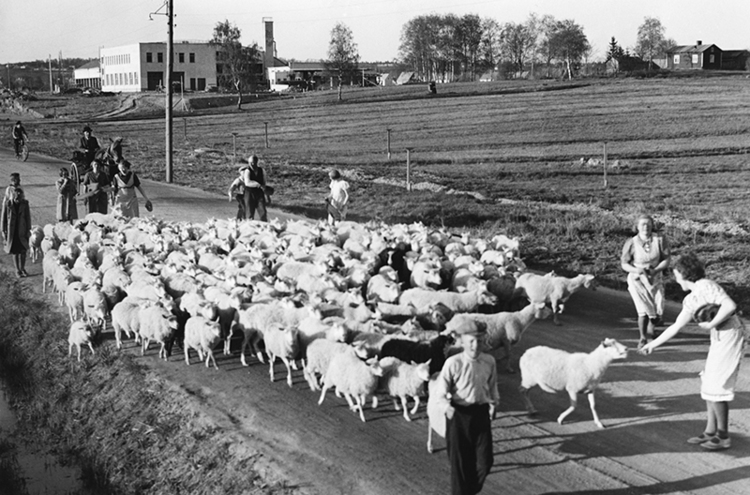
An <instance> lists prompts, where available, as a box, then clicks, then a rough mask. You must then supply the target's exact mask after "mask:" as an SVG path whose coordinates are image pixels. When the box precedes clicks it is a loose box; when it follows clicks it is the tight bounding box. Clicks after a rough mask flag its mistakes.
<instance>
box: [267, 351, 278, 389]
mask: <svg viewBox="0 0 750 495" xmlns="http://www.w3.org/2000/svg"><path fill="white" fill-rule="evenodd" d="M274 363H276V356H275V355H274V354H273V353H272V352H269V353H268V376H270V377H271V383H273V379H274V376H273V365H274Z"/></svg>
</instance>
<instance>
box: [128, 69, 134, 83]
mask: <svg viewBox="0 0 750 495" xmlns="http://www.w3.org/2000/svg"><path fill="white" fill-rule="evenodd" d="M128 84H130V85H131V86H132V85H133V73H132V72H128Z"/></svg>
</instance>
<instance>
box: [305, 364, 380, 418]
mask: <svg viewBox="0 0 750 495" xmlns="http://www.w3.org/2000/svg"><path fill="white" fill-rule="evenodd" d="M382 375H383V369H382V368H381V367H380V365H379V364H378V363H377V362H374V363H370V364H368V363H366V362H364V361H362V360H361V359H359V357H358V356H357V355H356V354H355V353H353V352H340V353H337V354H335V355H334V356H333V358H332V359H331V364H330V365H329V366H328V370H327V371H326V374H325V377H324V378H323V389H322V390H321V392H320V400H319V401H318V405H320V404H322V403H323V400H324V399H325V396H326V391H328V389H329V388H331V387H336V391H337V392H339V393H341V394H343V395H344V397H346V401H347V402H348V403H349V407H350V408H351V409H352V410H354V411H358V412H359V418H360V419H361V420H362V422H363V423H364V422H365V414H364V412H363V411H362V406H363V405H364V404H365V403H366V402H367V397H368V396H370V395H372V394H373V393H375V390H376V389H377V388H378V377H380V376H382Z"/></svg>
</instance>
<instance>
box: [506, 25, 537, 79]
mask: <svg viewBox="0 0 750 495" xmlns="http://www.w3.org/2000/svg"><path fill="white" fill-rule="evenodd" d="M502 39H503V51H504V52H505V54H506V55H507V57H508V59H510V61H511V63H512V64H513V67H514V68H515V69H516V70H517V71H518V72H521V71H523V68H524V65H525V63H526V61H527V59H529V58H530V56H531V53H532V52H533V49H534V41H535V39H534V33H533V32H532V31H531V30H529V27H528V26H527V25H525V24H516V23H514V22H507V23H505V25H504V26H503V34H502Z"/></svg>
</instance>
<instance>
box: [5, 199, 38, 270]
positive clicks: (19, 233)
mask: <svg viewBox="0 0 750 495" xmlns="http://www.w3.org/2000/svg"><path fill="white" fill-rule="evenodd" d="M1 224H2V231H3V239H4V241H5V252H6V253H8V254H12V255H13V265H14V266H15V267H16V275H17V276H18V277H26V276H27V275H28V274H27V273H26V253H27V252H28V250H29V237H31V213H30V210H29V202H28V201H26V197H25V196H24V193H23V189H21V188H20V187H18V188H16V189H14V190H13V193H12V198H11V199H9V200H6V201H4V202H3V212H2V222H1Z"/></svg>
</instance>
